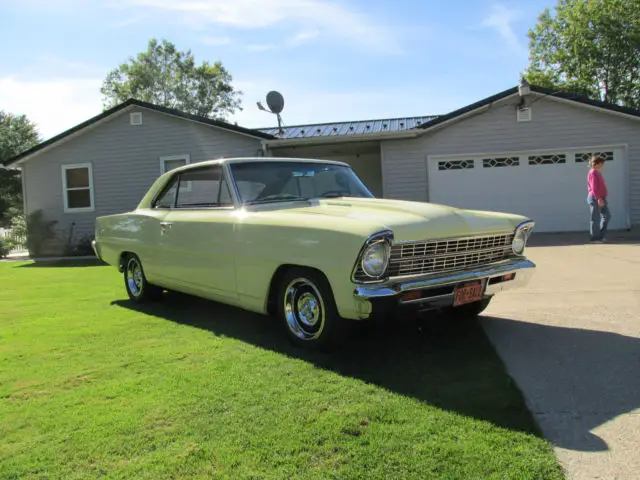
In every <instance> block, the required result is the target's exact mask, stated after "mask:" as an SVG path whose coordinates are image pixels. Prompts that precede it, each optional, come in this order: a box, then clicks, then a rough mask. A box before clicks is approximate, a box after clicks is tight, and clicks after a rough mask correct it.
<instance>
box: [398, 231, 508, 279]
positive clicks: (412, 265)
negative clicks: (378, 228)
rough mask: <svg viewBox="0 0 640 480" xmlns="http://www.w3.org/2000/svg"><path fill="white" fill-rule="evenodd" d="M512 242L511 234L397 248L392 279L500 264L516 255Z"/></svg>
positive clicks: (416, 243) (426, 242)
mask: <svg viewBox="0 0 640 480" xmlns="http://www.w3.org/2000/svg"><path fill="white" fill-rule="evenodd" d="M512 241H513V234H512V233H510V234H502V235H490V236H482V237H471V238H461V239H450V240H426V241H420V242H408V243H402V244H400V245H393V246H392V247H391V257H390V259H389V276H390V277H399V276H407V275H420V274H428V273H438V272H446V271H450V270H459V269H465V268H470V267H475V266H480V265H485V264H488V263H493V262H497V261H500V260H504V259H506V258H508V257H510V256H512V255H513V251H512V249H511V242H512Z"/></svg>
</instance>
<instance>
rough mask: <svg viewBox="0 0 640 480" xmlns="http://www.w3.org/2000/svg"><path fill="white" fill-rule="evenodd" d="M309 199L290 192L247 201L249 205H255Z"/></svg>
mask: <svg viewBox="0 0 640 480" xmlns="http://www.w3.org/2000/svg"><path fill="white" fill-rule="evenodd" d="M307 200H309V199H308V198H307V197H300V196H298V195H291V194H289V193H284V194H277V195H267V196H266V197H263V198H258V199H256V200H251V201H250V202H246V203H247V204H248V205H255V204H258V203H272V202H287V201H289V202H290V201H307Z"/></svg>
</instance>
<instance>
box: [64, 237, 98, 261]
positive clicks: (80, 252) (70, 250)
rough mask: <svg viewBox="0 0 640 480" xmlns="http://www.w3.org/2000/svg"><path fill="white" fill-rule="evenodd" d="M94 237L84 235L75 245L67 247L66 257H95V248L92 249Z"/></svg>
mask: <svg viewBox="0 0 640 480" xmlns="http://www.w3.org/2000/svg"><path fill="white" fill-rule="evenodd" d="M92 240H93V235H88V234H87V235H84V236H82V237H81V238H80V240H79V241H78V242H76V243H74V244H73V245H67V247H66V248H65V255H66V256H69V257H86V256H91V255H94V252H93V248H91V241H92Z"/></svg>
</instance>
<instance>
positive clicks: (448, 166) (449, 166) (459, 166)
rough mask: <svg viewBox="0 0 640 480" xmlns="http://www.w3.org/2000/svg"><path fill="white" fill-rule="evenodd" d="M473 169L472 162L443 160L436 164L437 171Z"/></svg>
mask: <svg viewBox="0 0 640 480" xmlns="http://www.w3.org/2000/svg"><path fill="white" fill-rule="evenodd" d="M473 167H474V161H473V160H444V161H440V162H438V170H441V171H446V170H468V169H471V168H473Z"/></svg>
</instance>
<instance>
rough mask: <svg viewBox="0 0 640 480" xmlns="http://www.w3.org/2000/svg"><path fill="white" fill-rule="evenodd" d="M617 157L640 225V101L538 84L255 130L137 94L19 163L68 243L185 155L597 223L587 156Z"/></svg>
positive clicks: (629, 221)
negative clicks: (307, 162)
mask: <svg viewBox="0 0 640 480" xmlns="http://www.w3.org/2000/svg"><path fill="white" fill-rule="evenodd" d="M593 153H601V154H604V155H606V157H607V160H608V161H607V163H606V166H605V169H604V170H603V174H604V175H605V178H606V180H607V184H608V186H609V191H610V196H609V203H610V205H611V209H612V212H613V218H612V221H611V227H612V228H613V229H629V228H631V227H632V226H640V112H639V111H637V110H632V109H628V108H623V107H618V106H615V105H610V104H604V103H601V102H597V101H592V100H588V99H584V98H581V97H576V96H573V95H570V94H567V93H558V92H552V91H549V90H547V89H543V88H540V87H534V86H532V87H531V89H530V91H528V92H527V91H521V90H519V89H518V88H512V89H509V90H506V91H504V92H500V93H498V94H496V95H494V96H492V97H488V98H486V99H483V100H480V101H479V102H477V103H475V104H473V105H469V106H466V107H464V108H462V109H459V110H456V111H454V112H451V113H449V114H446V115H440V116H424V117H410V118H393V119H378V120H369V121H367V120H358V121H353V122H340V123H332V124H312V125H297V126H291V127H285V128H283V129H282V130H278V129H277V128H265V129H246V128H242V127H238V126H236V125H232V124H229V123H225V122H217V121H212V120H209V119H206V118H202V117H196V116H193V115H189V114H185V113H183V112H180V111H176V110H172V109H168V108H163V107H158V106H155V105H151V104H148V103H144V102H139V101H136V100H129V101H127V102H125V103H123V104H121V105H119V106H117V107H114V108H113V109H111V110H108V111H106V112H103V113H102V114H100V115H98V116H96V117H94V118H92V119H89V120H87V121H86V122H84V123H83V124H80V125H78V126H76V127H74V128H72V129H70V130H68V131H66V132H63V133H62V134H60V135H58V136H57V137H54V138H52V139H50V140H48V141H46V142H43V143H42V144H40V145H38V146H36V147H34V148H32V149H31V150H28V151H26V152H24V153H22V154H20V155H18V156H17V157H15V158H13V159H11V160H9V161H8V162H7V163H6V165H7V166H13V167H18V168H20V169H22V173H23V191H24V201H25V205H24V206H25V211H26V212H33V211H36V210H42V212H43V213H44V216H45V218H47V219H49V220H55V221H56V222H57V224H56V228H57V232H58V245H57V248H58V249H60V248H61V245H64V244H67V243H74V242H77V241H79V240H80V239H81V238H82V237H83V236H86V235H91V234H92V232H93V225H94V221H95V218H96V217H97V216H100V215H106V214H111V213H117V212H122V211H127V210H130V209H132V208H134V207H135V206H136V205H137V203H138V202H139V200H140V199H141V197H142V196H143V195H144V193H145V192H146V190H147V189H148V187H149V186H150V185H151V183H152V182H153V181H154V180H155V179H156V178H157V177H158V176H159V175H160V174H161V173H164V172H165V171H167V170H169V169H171V168H175V167H176V166H178V165H183V164H185V163H195V162H200V161H203V160H208V159H214V158H219V157H231V156H267V157H269V156H285V157H316V158H324V159H331V160H342V161H346V162H347V163H349V164H351V165H352V167H353V168H354V170H355V171H356V173H357V174H358V175H359V176H360V177H361V178H362V179H363V181H364V182H365V183H366V184H367V185H368V186H369V188H370V189H371V190H372V192H373V193H374V194H375V195H377V196H384V197H389V198H397V199H407V200H416V201H429V202H434V203H444V204H449V205H454V206H458V207H461V208H472V209H479V210H500V211H508V212H514V213H520V214H523V215H527V216H529V217H531V218H533V219H534V220H536V222H537V224H538V225H537V228H536V230H537V231H546V232H560V231H585V232H586V230H587V229H588V209H587V205H586V201H585V199H586V174H587V171H588V167H587V163H586V162H587V161H588V158H589V156H590V155H591V154H593Z"/></svg>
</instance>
